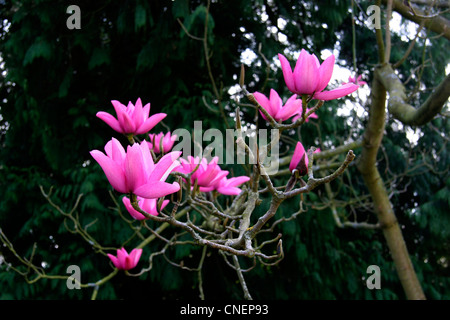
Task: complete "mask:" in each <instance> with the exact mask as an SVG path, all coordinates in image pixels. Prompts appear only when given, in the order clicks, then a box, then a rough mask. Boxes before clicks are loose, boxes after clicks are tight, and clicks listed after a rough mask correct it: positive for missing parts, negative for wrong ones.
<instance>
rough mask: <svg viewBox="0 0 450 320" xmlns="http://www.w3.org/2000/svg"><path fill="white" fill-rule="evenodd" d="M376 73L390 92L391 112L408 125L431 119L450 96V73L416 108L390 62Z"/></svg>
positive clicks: (422, 122) (424, 122)
mask: <svg viewBox="0 0 450 320" xmlns="http://www.w3.org/2000/svg"><path fill="white" fill-rule="evenodd" d="M375 74H376V76H377V78H378V79H379V81H380V82H381V84H382V85H383V87H384V88H385V89H386V90H387V91H388V92H389V104H388V107H389V112H390V113H391V114H392V115H393V116H394V118H396V119H398V120H400V121H401V122H402V123H403V124H406V125H413V126H421V125H424V124H426V123H427V122H429V121H431V120H432V119H433V118H434V116H435V115H436V114H438V113H439V112H440V111H441V110H442V108H443V106H444V104H445V103H446V102H447V100H448V98H449V96H450V75H447V76H446V77H445V78H444V80H443V81H442V82H441V83H440V84H439V85H438V86H437V87H436V89H435V90H434V91H433V93H432V94H431V95H430V96H429V97H428V99H427V100H426V101H425V102H424V103H423V105H422V106H420V107H419V108H418V109H416V108H414V107H413V106H411V105H410V104H408V103H406V93H405V87H404V86H403V83H402V82H401V81H400V79H399V78H398V76H397V75H396V74H395V72H394V69H392V66H391V65H390V64H385V65H383V66H382V67H380V68H378V69H376V70H375Z"/></svg>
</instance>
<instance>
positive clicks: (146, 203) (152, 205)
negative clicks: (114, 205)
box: [122, 197, 170, 220]
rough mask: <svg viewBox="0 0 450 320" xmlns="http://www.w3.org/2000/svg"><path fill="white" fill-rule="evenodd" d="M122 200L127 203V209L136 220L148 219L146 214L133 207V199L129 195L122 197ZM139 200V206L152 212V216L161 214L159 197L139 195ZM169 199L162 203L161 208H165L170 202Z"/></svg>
mask: <svg viewBox="0 0 450 320" xmlns="http://www.w3.org/2000/svg"><path fill="white" fill-rule="evenodd" d="M122 202H123V204H124V205H125V208H126V209H127V211H128V213H129V214H130V215H131V216H132V217H133V218H134V219H136V220H146V219H148V218H147V217H146V216H144V215H143V214H142V213H140V212H139V211H137V210H136V209H134V208H133V206H132V205H131V201H130V199H129V198H127V197H123V198H122ZM137 202H138V205H139V208H141V209H142V210H144V211H145V212H147V213H148V214H151V215H152V216H157V215H158V214H159V212H158V199H144V198H142V197H137ZM169 202H170V201H169V200H163V202H162V204H161V210H162V209H164V208H165V207H166V206H167V205H168V204H169Z"/></svg>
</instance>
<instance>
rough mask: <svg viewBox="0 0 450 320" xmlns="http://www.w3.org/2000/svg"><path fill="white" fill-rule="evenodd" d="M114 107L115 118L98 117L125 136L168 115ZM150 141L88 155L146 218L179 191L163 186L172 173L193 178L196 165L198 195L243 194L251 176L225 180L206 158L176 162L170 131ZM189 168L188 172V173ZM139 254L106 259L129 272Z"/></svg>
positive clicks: (144, 130)
mask: <svg viewBox="0 0 450 320" xmlns="http://www.w3.org/2000/svg"><path fill="white" fill-rule="evenodd" d="M112 104H113V106H114V109H115V111H116V114H117V118H115V117H113V116H112V115H111V114H109V113H107V112H103V111H100V112H98V113H97V117H98V118H100V119H102V120H103V121H104V122H105V123H106V124H108V125H109V126H110V127H111V128H112V129H114V130H115V131H117V132H119V133H121V134H124V135H126V136H128V137H130V136H135V135H140V134H146V133H148V132H149V131H150V130H151V129H153V127H155V126H156V125H157V124H158V123H159V122H160V121H161V120H162V119H164V118H165V117H166V116H167V115H166V114H165V113H158V114H155V115H153V116H150V104H149V103H148V104H146V105H145V106H142V102H141V99H138V100H137V101H136V104H134V105H133V104H132V103H131V102H129V103H128V105H127V106H125V105H123V104H121V103H120V102H118V101H115V100H113V101H112ZM148 137H149V139H150V141H147V140H144V141H142V142H140V143H133V144H132V145H129V146H127V149H126V151H125V149H124V147H123V146H122V145H121V143H120V142H119V141H118V140H117V139H115V138H112V139H111V140H110V141H108V143H106V145H105V147H104V150H105V152H102V151H99V150H92V151H91V152H90V154H91V156H92V157H93V158H94V159H95V160H96V161H97V162H98V164H99V165H100V167H101V168H102V169H103V172H104V173H105V175H106V178H107V179H108V181H109V183H110V184H111V186H112V187H113V188H114V189H115V190H116V191H118V192H120V193H124V194H134V195H136V199H137V203H138V205H139V208H141V209H142V210H144V211H145V212H147V213H148V214H149V215H154V216H157V215H158V214H159V212H158V209H159V210H163V209H164V208H165V207H166V206H167V205H168V204H169V200H162V202H161V207H160V208H158V198H163V197H165V196H167V195H169V194H172V193H175V192H177V191H179V190H180V188H181V186H180V185H179V184H178V183H177V182H173V183H169V182H166V180H167V178H168V177H169V175H170V173H172V172H173V171H175V170H178V171H180V172H185V173H191V172H192V171H194V170H195V168H196V167H197V165H196V164H200V165H199V168H198V170H196V171H195V172H194V173H193V174H192V177H193V179H194V180H197V182H198V185H199V186H200V191H202V192H208V191H213V190H217V191H218V192H219V193H222V194H225V195H237V194H239V193H240V192H241V190H240V189H239V188H238V187H237V186H238V185H241V184H243V183H245V182H247V181H248V180H249V179H250V178H249V177H236V178H227V177H226V176H227V175H228V173H229V172H228V171H224V170H222V169H221V168H220V167H219V165H218V164H217V160H218V159H214V160H213V161H211V162H210V163H207V162H206V159H202V160H201V161H200V160H199V159H198V158H196V160H194V161H196V164H195V166H194V167H193V168H192V167H191V166H189V164H188V163H189V161H190V160H189V161H187V160H184V159H181V158H180V156H181V151H172V152H170V150H171V149H172V148H173V145H174V143H175V141H176V138H177V136H176V135H172V134H171V133H170V132H167V133H166V134H164V133H162V132H161V133H159V134H153V133H150V134H148ZM150 150H153V152H154V153H156V154H162V156H161V158H160V159H159V160H158V161H157V162H156V163H155V161H154V160H153V157H152V154H151V152H150ZM189 159H194V158H192V157H191V158H189ZM180 161H181V162H180ZM192 165H194V163H192ZM188 167H189V168H190V170H187V169H188ZM122 202H123V204H124V206H125V208H126V209H127V211H128V212H129V213H130V215H131V216H132V217H133V218H134V219H136V220H145V219H147V217H145V216H144V215H143V214H142V213H140V212H139V211H137V210H136V209H134V208H133V206H132V204H131V201H130V199H129V198H128V197H127V196H124V197H123V198H122ZM141 254H142V249H134V250H132V251H131V253H130V254H128V253H127V251H126V250H125V249H124V248H121V249H119V250H117V255H116V256H114V255H112V254H108V257H109V258H110V259H111V261H112V263H113V264H114V266H115V267H116V268H117V269H121V270H130V269H132V268H134V267H135V266H136V265H137V263H138V261H139V258H140V256H141Z"/></svg>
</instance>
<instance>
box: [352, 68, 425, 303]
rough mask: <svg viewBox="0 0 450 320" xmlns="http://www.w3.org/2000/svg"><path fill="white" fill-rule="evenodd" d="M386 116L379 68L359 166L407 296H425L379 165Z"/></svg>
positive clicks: (384, 94)
mask: <svg viewBox="0 0 450 320" xmlns="http://www.w3.org/2000/svg"><path fill="white" fill-rule="evenodd" d="M385 118H386V89H385V88H384V87H383V85H382V84H381V82H380V79H379V73H378V70H375V77H374V81H373V86H372V101H371V105H370V110H369V121H368V124H367V127H366V131H365V133H364V142H363V150H362V155H361V158H360V161H359V163H358V169H359V171H360V172H361V174H362V176H363V179H364V182H365V184H366V186H367V188H368V189H369V192H370V194H371V196H372V200H373V203H374V207H375V213H376V215H377V217H378V220H379V223H380V225H381V228H382V230H383V235H384V237H385V239H386V242H387V245H388V247H389V250H390V253H391V256H392V259H393V261H394V264H395V267H396V270H397V273H398V276H399V278H400V282H401V284H402V286H403V289H404V291H405V294H406V297H407V298H408V299H412V300H419V299H425V295H424V293H423V290H422V287H421V285H420V283H419V280H418V279H417V275H416V273H415V271H414V268H413V265H412V262H411V259H410V257H409V254H408V250H407V248H406V244H405V241H404V239H403V235H402V232H401V229H400V227H399V225H398V221H397V218H396V216H395V213H394V211H393V209H392V204H391V203H390V201H389V196H388V192H387V190H386V188H385V186H384V183H383V180H382V178H381V176H380V173H379V171H378V169H377V166H376V159H377V153H378V149H379V147H380V144H381V140H382V138H383V134H384V127H385Z"/></svg>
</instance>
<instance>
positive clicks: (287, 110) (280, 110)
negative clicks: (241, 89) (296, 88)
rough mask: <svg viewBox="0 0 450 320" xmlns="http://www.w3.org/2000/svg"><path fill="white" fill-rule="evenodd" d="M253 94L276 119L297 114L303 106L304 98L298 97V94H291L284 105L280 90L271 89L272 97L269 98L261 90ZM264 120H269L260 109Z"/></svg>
mask: <svg viewBox="0 0 450 320" xmlns="http://www.w3.org/2000/svg"><path fill="white" fill-rule="evenodd" d="M253 96H254V97H255V99H256V101H258V103H259V104H260V105H261V106H262V107H263V108H264V109H265V110H266V111H267V112H268V113H269V114H270V115H271V116H272V118H274V119H275V121H285V120H287V119H289V118H290V117H292V116H293V115H295V114H296V113H297V112H298V109H299V108H301V106H302V100H300V99H297V95H296V94H294V95H293V96H291V97H290V98H289V99H288V100H287V102H286V104H285V105H284V106H283V101H282V100H281V98H280V96H279V95H278V92H276V91H275V90H273V89H270V98H269V99H267V97H266V96H265V95H263V94H262V93H260V92H254V93H253ZM259 112H260V113H261V116H262V117H263V118H264V120H267V118H266V116H265V115H264V113H262V112H261V110H260V111H259Z"/></svg>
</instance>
